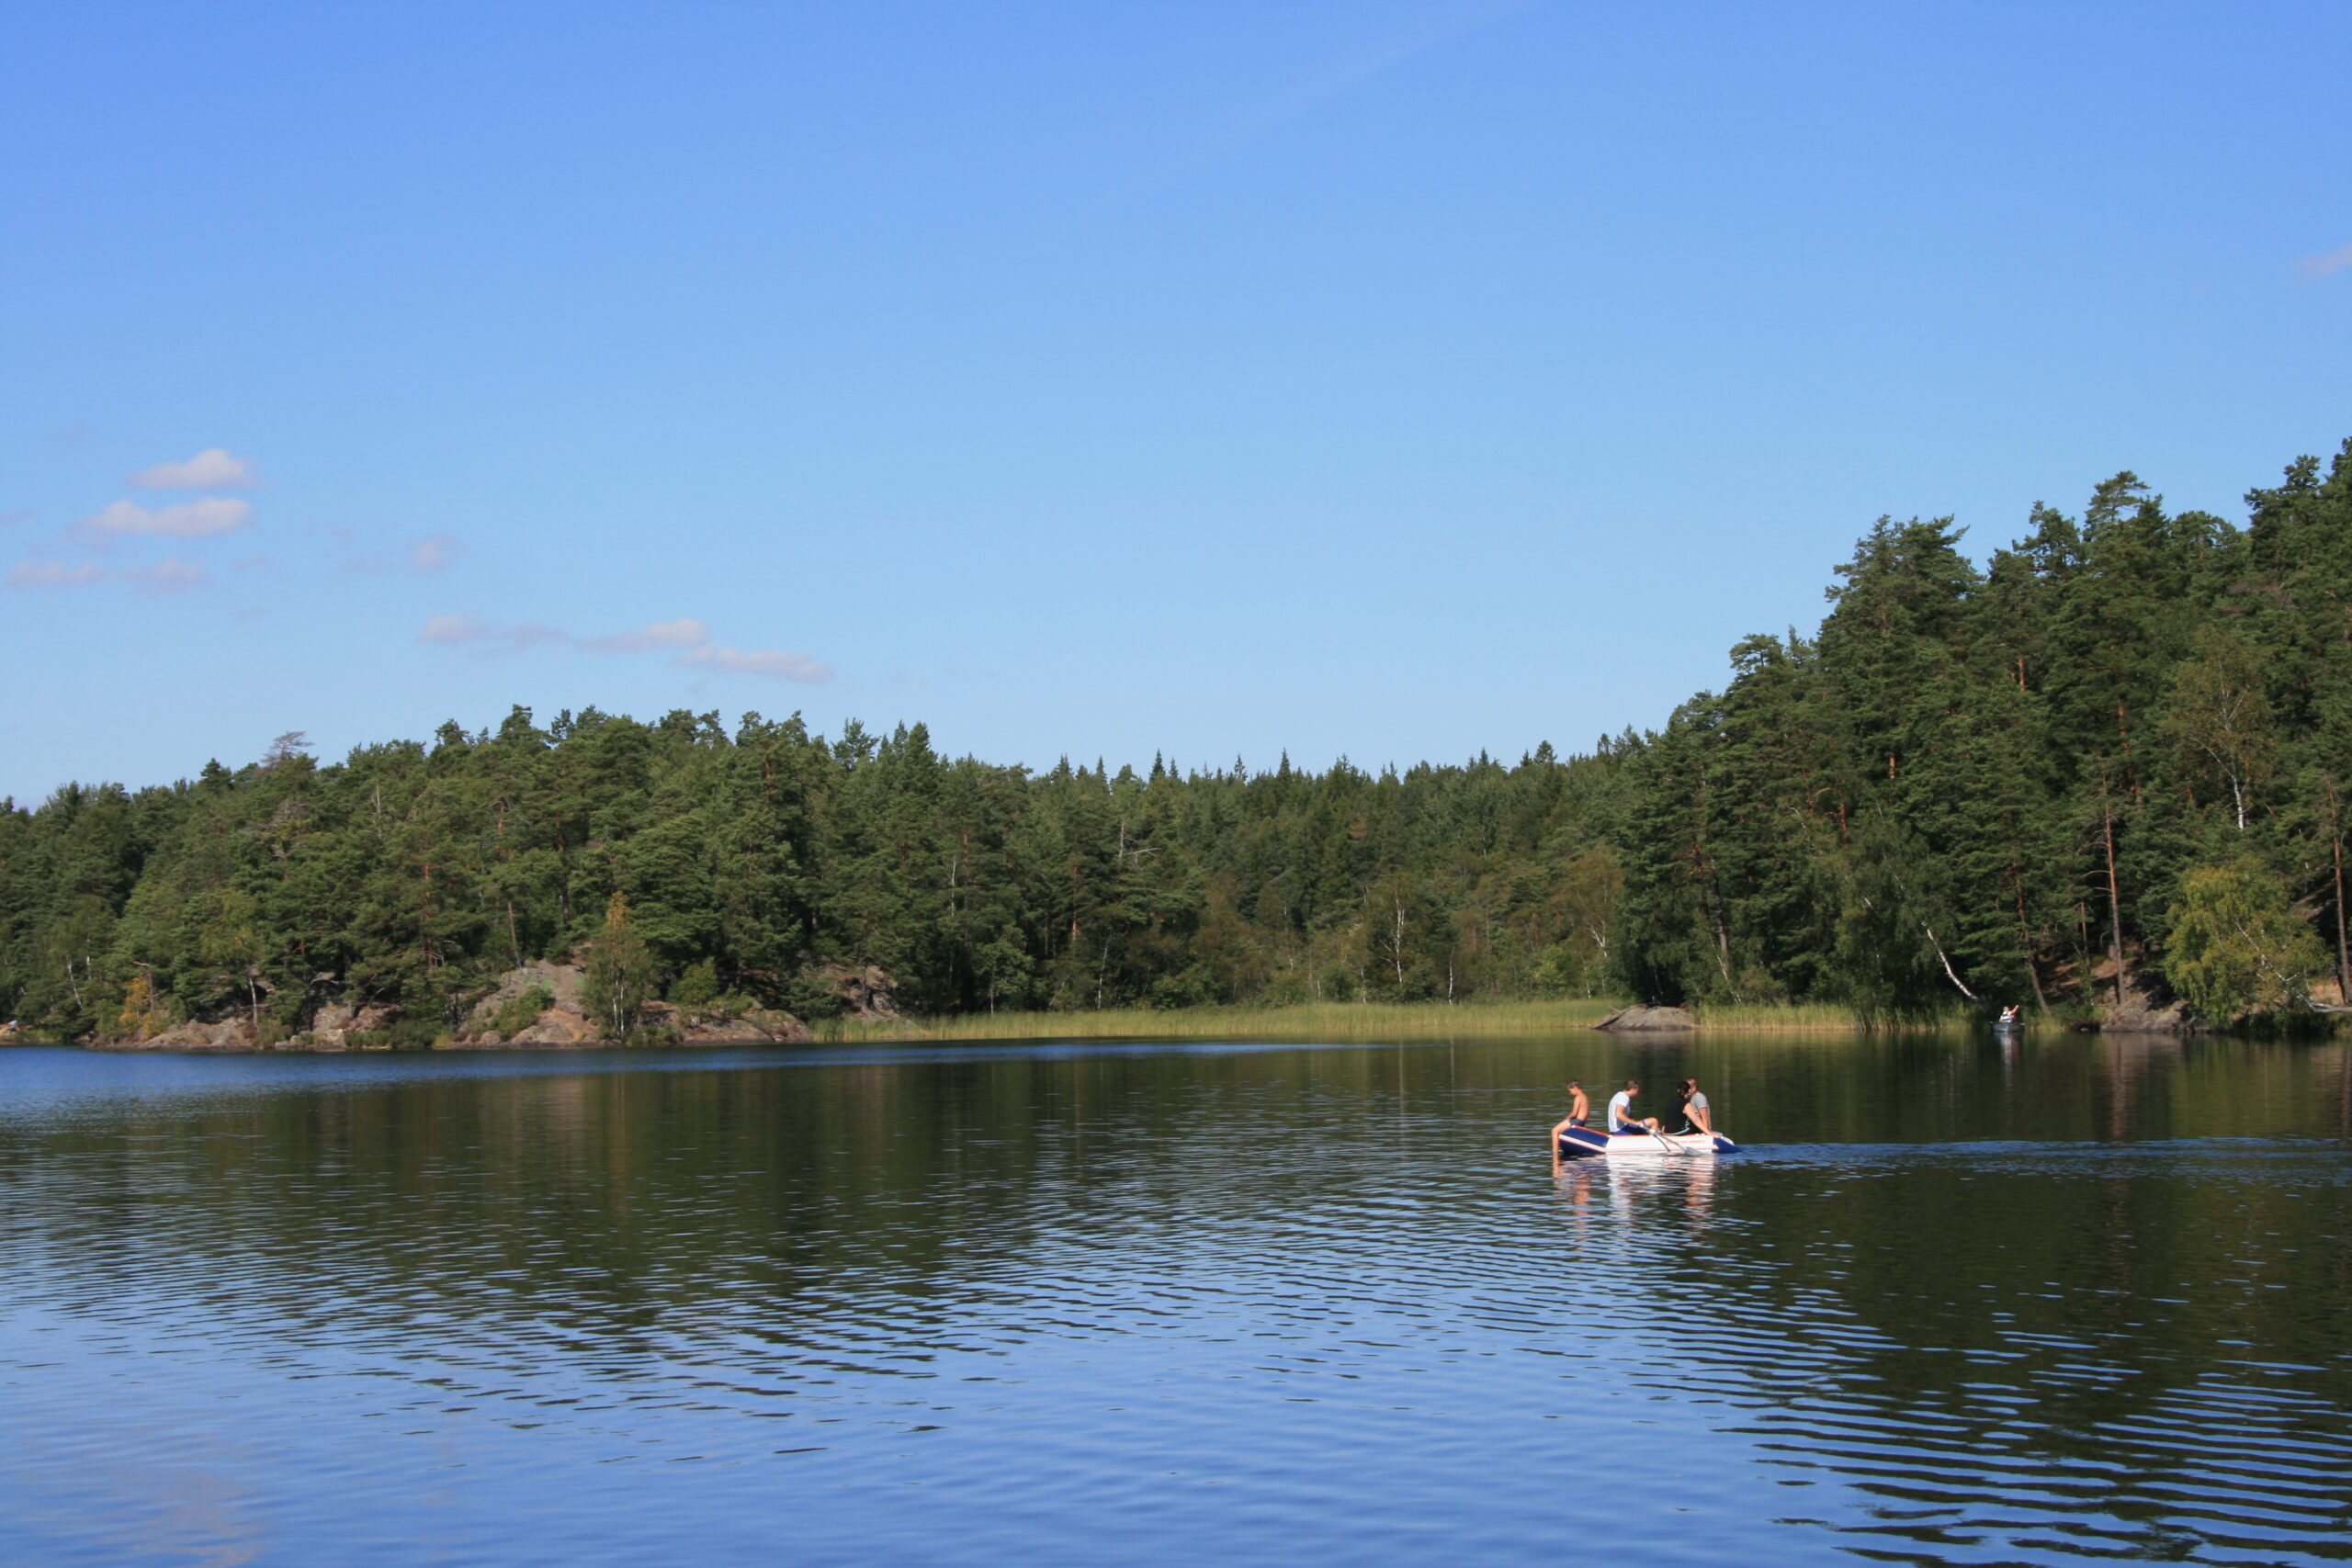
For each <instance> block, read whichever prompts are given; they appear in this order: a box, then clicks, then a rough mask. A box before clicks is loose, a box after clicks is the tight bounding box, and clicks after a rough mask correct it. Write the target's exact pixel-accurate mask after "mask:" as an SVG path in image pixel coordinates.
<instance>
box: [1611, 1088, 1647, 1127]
mask: <svg viewBox="0 0 2352 1568" xmlns="http://www.w3.org/2000/svg"><path fill="white" fill-rule="evenodd" d="M1641 1092H1642V1083H1641V1080H1640V1079H1639V1078H1627V1079H1626V1080H1625V1087H1624V1088H1623V1089H1619V1090H1618V1091H1617V1092H1616V1093H1615V1094H1612V1095H1611V1096H1610V1097H1609V1130H1610V1131H1611V1132H1612V1133H1642V1132H1649V1133H1655V1132H1657V1117H1655V1116H1643V1117H1638V1118H1637V1117H1635V1116H1634V1096H1635V1095H1637V1094H1639V1093H1641Z"/></svg>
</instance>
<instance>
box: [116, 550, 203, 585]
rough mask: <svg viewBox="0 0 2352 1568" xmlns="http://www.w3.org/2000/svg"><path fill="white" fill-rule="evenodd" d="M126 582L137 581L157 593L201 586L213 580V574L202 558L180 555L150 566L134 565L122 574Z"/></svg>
mask: <svg viewBox="0 0 2352 1568" xmlns="http://www.w3.org/2000/svg"><path fill="white" fill-rule="evenodd" d="M121 576H122V580H123V581H125V582H136V583H138V584H139V585H140V586H141V587H142V588H145V589H147V590H148V591H149V592H155V593H176V592H180V591H181V590H182V589H184V588H201V587H203V586H204V585H205V584H206V583H208V582H209V581H212V574H211V573H210V572H209V571H208V570H205V567H204V563H203V562H202V561H200V560H184V559H182V558H180V557H178V556H169V557H166V558H164V560H163V561H161V562H160V563H158V564H157V565H154V566H150V567H134V568H132V569H131V570H129V571H126V572H123V573H122V574H121Z"/></svg>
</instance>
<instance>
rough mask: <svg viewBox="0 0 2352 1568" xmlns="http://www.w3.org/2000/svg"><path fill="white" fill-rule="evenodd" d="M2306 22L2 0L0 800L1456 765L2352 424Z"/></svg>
mask: <svg viewBox="0 0 2352 1568" xmlns="http://www.w3.org/2000/svg"><path fill="white" fill-rule="evenodd" d="M2347 59H2352V8H2347V7H2345V6H2339V5H2311V6H2262V5H2240V6H2226V7H2223V6H2162V5H2128V6H2125V5H2118V6H1982V5H1978V6H1933V5H1921V6H1885V5H1872V6H1782V7H1763V6H1658V5H1640V6H1574V5H1559V4H1524V5H1510V4H1469V5H1456V4H1421V3H1416V4H1402V3H1388V0H1350V3H1347V4H1331V5H1320V4H1299V5H1289V4H1280V3H1273V0H1252V3H1250V4H1241V5H1216V4H1185V5H1165V6H1152V5H1143V4H1136V5H1117V6H1103V5H1093V4H1075V3H1073V4H1061V5H1013V4H1002V5H989V4H963V5H946V4H933V5H891V4H860V5H846V4H841V5H823V6H790V5H760V6H721V5H688V6H676V5H665V6H589V5H581V4H567V5H561V6H557V5H546V6H501V5H483V4H479V3H475V4H467V5H462V6H432V5H425V4H409V5H403V6H389V7H356V6H291V5H273V6H233V5H218V4H213V5H205V6H143V5H142V6H108V5H103V4H99V5H88V6H52V5H48V4H28V3H21V0H14V3H9V4H5V5H0V138H5V147H6V168H7V169H8V171H9V175H8V181H7V189H6V193H5V196H0V518H5V519H6V521H5V522H0V572H5V573H6V586H4V587H0V793H5V794H12V795H15V796H16V797H17V798H18V799H19V800H20V801H30V800H35V799H39V798H40V797H41V796H43V795H46V794H48V792H49V791H50V790H51V789H52V788H53V787H54V786H56V785H57V784H60V783H62V782H63V781H65V780H68V779H85V780H90V779H121V780H126V781H128V782H130V783H133V784H145V783H155V782H164V781H167V780H169V779H172V778H174V777H178V776H184V775H187V774H189V773H193V772H194V771H195V770H196V769H198V767H200V766H201V765H202V763H203V762H204V761H205V760H206V759H207V758H210V757H218V758H220V759H221V760H222V761H227V762H231V763H232V764H233V763H237V762H242V761H249V760H252V759H254V758H255V757H257V756H258V755H259V754H260V753H261V752H262V750H264V749H265V748H266V745H267V744H268V742H269V740H270V739H271V737H273V736H274V735H277V733H279V732H280V731H283V730H288V729H300V730H304V731H307V732H308V733H309V734H310V736H311V738H312V739H313V741H314V743H315V744H316V746H317V747H318V749H319V750H320V751H321V753H322V754H323V755H326V756H330V757H332V756H336V755H340V754H341V753H342V752H343V751H344V750H347V749H348V748H349V747H351V746H352V745H354V744H356V743H359V742H362V741H368V740H374V739H389V738H392V737H397V736H411V737H422V736H424V735H426V734H428V733H429V732H430V731H431V730H432V728H434V727H435V725H437V724H438V723H440V722H441V721H442V720H444V719H447V718H456V719H457V720H458V721H459V722H460V723H462V724H464V725H465V726H467V727H468V728H477V727H480V726H482V725H494V724H495V723H496V722H497V721H498V720H499V719H500V718H502V717H503V716H504V714H505V712H506V710H507V707H508V705H510V704H514V703H522V704H525V705H530V706H532V707H535V708H536V709H537V710H538V711H539V712H540V713H541V715H542V716H551V715H552V714H553V713H554V712H555V711H556V710H558V709H559V708H562V707H566V706H569V707H573V708H577V707H581V706H583V705H589V704H592V703H593V704H595V705H599V706H601V707H604V708H605V709H607V710H609V711H621V712H629V713H634V714H637V715H639V716H647V717H650V716H658V715H659V714H661V713H662V712H664V711H666V710H668V709H670V708H672V707H688V708H693V709H695V710H697V711H699V710H705V709H712V708H716V709H718V711H719V712H720V713H722V714H723V715H725V716H727V717H728V718H729V720H730V721H731V720H732V719H733V718H734V717H735V716H738V715H740V714H741V713H742V712H744V711H746V710H757V711H759V712H762V713H764V714H766V715H768V716H771V717H774V716H781V715H784V714H787V713H790V712H793V711H795V710H799V711H803V712H805V713H806V715H807V716H808V717H809V721H810V722H811V724H812V725H814V726H815V727H817V728H820V729H821V730H824V731H826V732H829V733H831V732H836V731H837V730H838V728H839V727H840V725H841V723H842V720H843V719H844V718H845V717H849V716H856V717H860V718H863V719H864V720H865V722H866V723H867V724H868V725H869V726H888V725H891V724H894V723H897V722H899V721H900V720H909V721H911V720H917V719H921V720H924V721H926V722H928V723H929V724H930V725H931V727H932V730H933V736H934V738H935V739H936V740H937V742H938V743H939V744H940V745H941V746H943V747H944V748H945V749H948V750H954V751H957V752H961V751H966V750H969V751H974V752H977V753H978V754H979V755H981V756H983V757H986V758H989V759H991V760H995V761H1028V762H1031V763H1035V764H1039V765H1049V764H1050V763H1051V762H1052V761H1053V760H1054V759H1055V758H1056V757H1057V756H1059V755H1062V754H1064V753H1068V754H1069V755H1071V756H1073V757H1075V758H1079V759H1091V758H1093V757H1096V756H1098V755H1099V756H1103V757H1107V758H1109V759H1110V760H1111V761H1112V762H1113V763H1114V765H1116V764H1117V763H1118V762H1120V761H1137V762H1139V763H1148V761H1149V760H1150V758H1151V756H1152V754H1153V752H1154V751H1155V750H1159V751H1165V752H1166V753H1167V754H1168V755H1170V757H1171V758H1174V759H1177V760H1180V761H1183V762H1185V763H1188V764H1213V763H1224V762H1228V761H1230V760H1231V759H1233V758H1234V757H1236V756H1237V755H1238V756H1240V757H1242V758H1244V759H1247V760H1248V761H1250V764H1251V765H1253V766H1256V765H1259V764H1268V765H1271V764H1272V761H1274V759H1275V758H1276V756H1277V755H1278V754H1279V752H1280V751H1281V750H1283V749H1284V748H1287V749H1288V750H1289V751H1290V753H1291V755H1292V756H1293V757H1294V759H1295V760H1298V761H1302V762H1310V763H1315V764H1318V765H1319V764H1321V763H1324V762H1328V761H1329V760H1330V759H1331V758H1333V757H1335V756H1337V755H1340V754H1342V753H1344V754H1347V755H1349V756H1351V757H1352V758H1354V759H1355V760H1357V761H1359V762H1363V763H1365V764H1368V765H1373V766H1377V765H1379V764H1381V763H1383V762H1387V761H1397V762H1399V763H1407V762H1410V761H1416V760H1419V759H1423V758H1430V759H1436V760H1458V759H1460V758H1463V757H1465V756H1468V755H1472V754H1475V753H1476V752H1477V751H1479V750H1482V749H1485V750H1492V751H1494V752H1496V753H1498V754H1501V755H1507V756H1516V755H1518V754H1519V753H1520V752H1521V751H1522V750H1527V749H1528V748H1531V747H1532V746H1533V745H1534V744H1535V743H1536V742H1538V741H1539V740H1543V739H1551V740H1552V741H1554V742H1555V744H1556V745H1559V746H1561V747H1563V748H1573V749H1581V748H1584V747H1587V746H1589V744H1590V743H1591V740H1592V739H1593V738H1594V737H1595V736H1596V735H1599V734H1600V733H1602V732H1604V731H1614V730H1616V729H1619V728H1623V726H1625V725H1628V724H1631V725H1634V726H1637V727H1646V726H1650V725H1654V724H1657V723H1658V722H1659V721H1661V720H1662V719H1663V717H1664V716H1665V715H1666V713H1667V712H1668V710H1669V709H1670V708H1671V707H1672V705H1674V704H1675V703H1676V702H1678V701H1679V700H1680V699H1681V698H1683V697H1684V696H1687V695H1688V694H1690V693H1691V691H1693V690H1694V689H1697V688H1699V687H1701V686H1707V685H1713V684H1716V683H1718V682H1719V681H1720V679H1721V677H1722V672H1723V669H1724V650H1725V649H1728V648H1729V647H1730V645H1731V644H1732V643H1733V642H1734V641H1736V639H1737V638H1738V637H1740V636H1742V635H1743V634H1745V633H1747V632H1750V631H1756V630H1768V629H1779V628H1781V627H1784V626H1789V625H1791V624H1792V623H1793V624H1796V625H1798V626H1804V627H1807V628H1809V627H1810V626H1812V625H1813V624H1814V623H1815V621H1816V620H1817V619H1818V617H1819V615H1820V613H1821V610H1822V598H1821V593H1822V589H1823V586H1824V585H1825V584H1826V582H1827V581H1829V569H1830V567H1831V566H1832V565H1833V564H1834V563H1835V562H1837V561H1838V560H1840V559H1842V558H1845V557H1846V555H1847V554H1848V553H1849V550H1850V548H1851V545H1852V542H1853V540H1854V538H1855V536H1857V535H1859V534H1860V532H1861V531H1862V530H1863V529H1865V528H1866V527H1867V526H1868V525H1870V523H1871V519H1873V518H1874V517H1876V516H1878V515H1879V514H1881V513H1894V514H1896V515H1898V516H1908V515H1912V514H1915V513H1917V514H1921V515H1938V514H1942V513H1955V514H1957V515H1958V517H1959V518H1960V520H1961V521H1962V523H1963V524H1965V525H1968V526H1969V527H1970V529H1971V530H1972V532H1971V535H1970V539H1971V543H1972V545H1973V546H1974V547H1976V548H1977V549H1978V550H1979V551H1980V553H1981V552H1982V551H1983V550H1985V549H1987V548H1990V547H1994V546H1996V545H1998V544H2000V543H2004V542H2006V541H2007V540H2008V539H2010V538H2012V537H2014V536H2016V535H2017V534H2018V533H2019V532H2020V531H2021V530H2022V528H2023V523H2024V518H2025V515H2026V512H2027V510H2028V508H2029V507H2030V505H2031V504H2032V503H2033V502H2036V501H2037V500H2043V501H2049V502H2053V503H2057V504H2060V505H2064V506H2066V507H2068V508H2069V509H2070V510H2071V509H2074V508H2075V507H2076V506H2077V505H2078V504H2079V502H2080V501H2081V499H2082V497H2083V496H2084V495H2085V494H2086V491H2088V489H2089V487H2090V486H2091V485H2092V484H2093V483H2094V482H2095V481H2096V480H2098V479H2100V478H2102V477H2104V476H2106V475H2108V474H2109V473H2112V472H2114V471H2115V470H2117V469H2119V468H2133V469H2135V470H2137V471H2138V472H2139V473H2141V474H2142V475H2143V477H2144V478H2145V479H2148V480H2149V481H2150V482H2151V483H2152V484H2154V486H2155V487H2156V488H2157V489H2159V490H2160V491H2163V492H2164V493H2165V495H2166V496H2167V498H2168V499H2169V501H2170V502H2172V503H2173V504H2174V505H2176V506H2182V507H2186V506H2201V507H2205V508H2208V509H2211V510H2214V511H2217V512H2220V513H2222V514H2223V515H2224V516H2229V517H2232V518H2233V519H2234V518H2236V517H2238V516H2240V515H2241V514H2242V508H2241V506H2240V503H2239V501H2238V497H2239V496H2240V495H2241V493H2242V492H2243V491H2245V489H2246V488H2247V487H2248V486H2250V485H2253V484H2257V483H2267V482H2268V481H2269V479H2271V478H2272V477H2273V476H2274V475H2275V474H2276V473H2277V471H2278V468H2279V467H2280V466H2281V465H2282V464H2284V463H2285V462H2286V461H2287V460H2288V459H2290V458H2291V457H2294V456H2295V455H2296V454H2298V453H2301V452H2320V453H2327V452H2331V451H2333V450H2334V449H2335V446H2336V444H2337V443H2338V442H2339V441H2341V440H2342V439H2343V438H2344V437H2346V435H2352V353H2348V352H2347V349H2348V348H2352V341H2348V340H2352V179H2348V178H2347V175H2352V134H2347V133H2352V97H2347V96H2346V94H2345V93H2344V91H2343V87H2342V67H2343V63H2344V62H2345V61H2346V60H2347Z"/></svg>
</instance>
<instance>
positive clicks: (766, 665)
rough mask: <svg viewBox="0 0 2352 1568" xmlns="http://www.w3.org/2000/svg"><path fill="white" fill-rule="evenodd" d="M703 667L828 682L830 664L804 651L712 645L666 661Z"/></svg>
mask: <svg viewBox="0 0 2352 1568" xmlns="http://www.w3.org/2000/svg"><path fill="white" fill-rule="evenodd" d="M670 662H671V663H673V664H684V665H687V666H689V667H692V668H696V669H704V670H725V671H730V672H731V673H734V674H737V675H770V676H774V677H775V679H777V680H779V681H809V682H817V681H830V680H831V679H832V678H833V671H832V666H831V665H829V664H821V663H820V662H818V661H817V660H814V659H811V658H810V657H809V655H807V654H805V653H787V652H785V651H783V650H782V649H763V648H755V649H737V648H719V647H718V646H716V645H712V646H708V647H704V648H695V649H687V650H686V651H685V652H684V653H682V654H680V655H678V656H677V657H676V658H675V659H673V660H670Z"/></svg>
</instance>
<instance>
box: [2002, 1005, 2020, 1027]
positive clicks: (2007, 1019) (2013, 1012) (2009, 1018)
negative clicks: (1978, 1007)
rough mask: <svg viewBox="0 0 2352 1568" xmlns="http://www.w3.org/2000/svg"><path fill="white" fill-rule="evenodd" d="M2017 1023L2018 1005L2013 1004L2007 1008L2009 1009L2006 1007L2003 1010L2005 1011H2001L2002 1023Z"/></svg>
mask: <svg viewBox="0 0 2352 1568" xmlns="http://www.w3.org/2000/svg"><path fill="white" fill-rule="evenodd" d="M2001 1021H2002V1022H2003V1023H2015V1022H2017V1021H2018V1004H2017V1003H2015V1002H2011V1003H2010V1004H2009V1005H2008V1006H2007V1007H2005V1008H2003V1009H2002V1010H2001Z"/></svg>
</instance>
